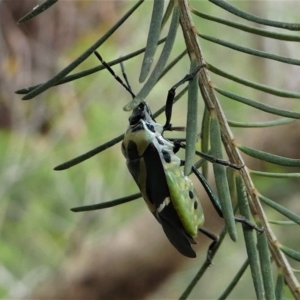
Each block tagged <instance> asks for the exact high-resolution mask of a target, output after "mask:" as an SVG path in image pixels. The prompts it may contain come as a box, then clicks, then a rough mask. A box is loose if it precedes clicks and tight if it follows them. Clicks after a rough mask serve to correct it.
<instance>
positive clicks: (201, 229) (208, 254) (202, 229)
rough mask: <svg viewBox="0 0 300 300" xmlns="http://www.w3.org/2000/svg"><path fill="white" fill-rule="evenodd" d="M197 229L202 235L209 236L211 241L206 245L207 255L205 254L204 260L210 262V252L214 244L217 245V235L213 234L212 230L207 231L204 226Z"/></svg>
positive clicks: (214, 246) (213, 248)
mask: <svg viewBox="0 0 300 300" xmlns="http://www.w3.org/2000/svg"><path fill="white" fill-rule="evenodd" d="M199 231H200V232H202V233H203V234H204V235H206V236H207V237H209V238H210V239H211V240H212V242H211V244H210V245H209V247H208V250H207V256H206V260H207V262H209V263H210V264H211V262H212V257H211V256H212V252H213V251H214V250H215V248H216V246H217V243H218V241H219V237H218V236H216V235H215V234H213V233H212V232H210V231H208V230H207V229H205V228H203V227H202V228H199Z"/></svg>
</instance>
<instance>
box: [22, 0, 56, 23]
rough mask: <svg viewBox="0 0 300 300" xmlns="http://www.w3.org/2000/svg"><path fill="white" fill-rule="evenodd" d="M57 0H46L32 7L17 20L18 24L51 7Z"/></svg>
mask: <svg viewBox="0 0 300 300" xmlns="http://www.w3.org/2000/svg"><path fill="white" fill-rule="evenodd" d="M57 1H58V0H46V1H45V2H44V3H42V4H38V5H37V6H35V7H34V8H33V9H32V11H31V12H30V13H28V14H26V15H25V16H24V17H22V18H21V19H20V20H19V21H18V24H22V23H26V22H27V21H29V20H31V19H33V18H34V17H36V16H37V15H39V14H40V13H42V12H43V11H45V10H46V9H48V8H49V7H51V6H52V5H53V4H55V3H56V2H57Z"/></svg>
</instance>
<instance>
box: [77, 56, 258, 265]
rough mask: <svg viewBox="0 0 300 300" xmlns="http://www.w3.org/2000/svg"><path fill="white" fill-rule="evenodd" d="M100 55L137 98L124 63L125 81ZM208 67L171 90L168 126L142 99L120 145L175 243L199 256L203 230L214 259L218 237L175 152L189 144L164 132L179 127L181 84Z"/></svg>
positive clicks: (216, 202)
mask: <svg viewBox="0 0 300 300" xmlns="http://www.w3.org/2000/svg"><path fill="white" fill-rule="evenodd" d="M95 55H96V56H97V57H98V59H99V60H100V61H101V63H102V64H103V66H104V67H105V68H106V69H107V70H108V71H109V72H110V73H111V74H112V75H113V77H114V78H115V79H116V80H117V81H118V82H119V83H120V84H121V85H122V86H123V87H124V88H125V89H126V90H127V91H128V92H129V93H130V94H131V96H132V97H133V98H134V97H135V94H134V93H133V92H132V89H131V87H130V84H129V82H128V79H127V76H126V74H125V71H124V68H123V65H122V64H121V68H122V72H123V77H124V80H125V83H124V82H123V80H122V79H121V78H120V77H119V76H117V75H116V74H115V73H114V71H113V70H112V69H111V67H110V66H109V65H108V64H107V63H106V62H105V61H104V60H103V59H102V57H101V56H100V54H99V53H97V52H95ZM204 66H205V65H200V66H199V67H198V68H196V70H195V71H194V72H192V73H191V74H187V75H186V76H185V77H184V78H183V79H182V80H180V81H179V82H178V83H176V84H175V85H174V86H173V87H172V88H171V89H170V90H169V92H168V96H167V101H166V109H165V114H166V123H165V125H161V124H158V123H157V122H156V121H155V119H154V118H153V116H152V113H151V110H150V108H149V106H148V104H147V103H146V102H145V101H142V102H141V103H140V104H139V105H138V106H137V107H136V108H134V110H133V112H132V114H131V116H130V117H129V127H128V129H127V131H126V133H125V136H124V139H123V142H122V147H121V148H122V153H123V155H124V157H125V158H126V163H127V167H128V170H129V172H130V173H131V175H132V177H133V178H134V180H135V182H136V184H137V186H138V187H139V189H140V191H141V194H142V196H143V198H144V200H145V202H146V204H147V206H148V208H149V210H150V211H151V212H152V214H153V215H154V217H155V218H156V219H157V221H158V222H159V223H160V224H161V226H162V228H163V230H164V232H165V234H166V236H167V238H168V239H169V241H170V242H171V243H172V245H173V246H174V247H175V248H176V249H177V250H178V251H179V252H180V253H181V254H183V255H185V256H187V257H191V258H193V257H196V253H195V251H194V249H193V248H192V245H193V244H197V242H196V241H195V240H194V238H195V237H197V234H198V231H200V232H202V233H203V234H205V235H206V236H208V237H209V238H210V239H212V240H213V242H212V243H211V245H210V246H209V250H208V254H207V260H208V261H210V260H211V258H210V253H211V251H212V250H213V248H214V246H215V245H216V243H217V241H218V237H217V236H215V235H214V234H213V233H211V232H209V231H208V230H206V229H204V228H203V224H204V214H203V211H202V207H201V204H200V201H199V199H198V196H197V194H196V192H195V188H194V185H193V183H192V181H191V180H190V179H189V177H188V176H185V175H184V173H183V171H182V170H181V167H182V166H183V165H184V161H183V160H181V159H180V158H179V157H178V156H176V153H177V151H178V150H179V149H180V148H184V147H185V145H184V144H183V143H182V142H180V141H174V142H172V141H170V140H168V139H166V138H164V137H163V133H164V131H172V130H175V129H177V128H176V127H173V126H172V124H171V115H172V106H173V101H174V97H175V92H176V89H177V88H178V87H179V86H180V85H182V84H184V83H186V82H188V81H190V80H192V79H193V78H195V76H197V74H198V72H199V70H200V69H201V68H202V67H204ZM198 154H200V155H201V156H204V157H205V158H206V159H208V160H209V161H211V162H213V163H221V164H224V165H227V166H228V165H229V166H231V167H233V168H236V169H240V167H238V166H236V165H233V164H231V163H229V162H226V161H223V160H221V159H217V158H214V157H211V156H209V155H207V154H204V153H198ZM192 171H193V173H194V174H195V175H196V176H197V178H198V179H199V181H200V182H201V184H202V185H203V187H204V189H205V190H206V192H207V194H208V196H209V198H210V200H211V201H212V203H213V206H214V207H215V209H216V210H217V212H218V214H219V215H220V217H222V216H223V214H222V210H221V207H220V204H219V200H218V197H217V196H216V195H215V193H214V191H213V190H212V189H211V187H210V186H209V184H208V183H207V181H206V179H205V178H204V176H203V175H202V174H201V173H200V172H199V171H198V170H197V169H196V168H195V167H194V166H193V167H192ZM77 209H78V208H77ZM76 211H79V210H76ZM235 220H236V221H237V222H242V223H245V224H246V225H248V226H249V227H250V228H254V229H257V230H260V229H259V228H257V227H256V226H255V225H254V224H252V223H250V221H248V220H247V219H245V218H243V217H235Z"/></svg>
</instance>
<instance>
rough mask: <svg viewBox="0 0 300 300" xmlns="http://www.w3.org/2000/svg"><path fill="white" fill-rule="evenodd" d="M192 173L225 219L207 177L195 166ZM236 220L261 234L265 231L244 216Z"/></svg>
mask: <svg viewBox="0 0 300 300" xmlns="http://www.w3.org/2000/svg"><path fill="white" fill-rule="evenodd" d="M192 171H193V173H194V174H195V175H196V176H197V178H198V179H199V181H200V182H201V184H202V186H203V188H204V189H205V191H206V193H207V195H208V197H209V199H210V201H211V203H212V205H213V206H214V208H215V210H216V211H217V213H218V215H219V216H220V217H221V218H223V212H222V209H221V205H220V202H219V198H218V196H217V195H216V194H215V192H214V191H213V190H212V188H211V187H210V185H209V183H208V182H207V180H206V179H205V177H204V176H203V175H202V174H201V173H200V172H199V171H198V170H197V168H196V167H195V166H192ZM234 219H235V221H236V222H239V223H242V224H244V225H246V226H247V227H248V228H250V229H255V230H256V231H258V232H259V233H262V232H263V229H261V228H259V227H258V226H256V225H255V224H253V223H252V222H250V221H249V220H248V219H246V218H245V217H243V216H238V217H234Z"/></svg>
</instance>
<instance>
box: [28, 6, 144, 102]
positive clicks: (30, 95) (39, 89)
mask: <svg viewBox="0 0 300 300" xmlns="http://www.w3.org/2000/svg"><path fill="white" fill-rule="evenodd" d="M144 1H145V0H140V1H138V2H137V3H136V4H135V5H134V6H133V7H132V8H131V9H130V10H129V11H128V12H127V13H126V14H125V15H124V16H123V17H122V18H121V19H120V20H119V21H118V22H117V23H116V24H115V25H114V26H113V27H111V28H110V29H109V30H108V31H107V32H106V33H105V34H104V35H103V36H102V37H101V38H100V39H99V40H98V41H96V42H95V43H94V44H93V45H92V46H91V47H90V48H89V49H88V50H86V51H85V52H84V53H83V54H81V55H80V56H79V57H78V58H77V59H75V60H74V61H73V62H72V63H71V64H70V65H68V66H67V67H65V68H64V69H63V70H61V71H60V72H59V73H58V74H57V75H55V76H54V77H52V78H51V79H50V80H48V81H47V82H45V83H43V84H42V85H40V86H38V87H37V88H36V89H34V90H33V91H31V92H29V93H28V94H27V95H25V96H24V97H23V100H30V99H32V98H34V97H36V96H37V95H39V94H41V93H42V92H44V91H46V90H47V89H49V88H50V87H52V86H53V85H55V84H56V83H57V82H59V81H60V80H61V79H62V78H64V77H65V76H66V75H67V74H69V73H70V72H71V71H73V70H74V69H75V68H76V67H77V66H78V65H80V64H81V63H82V62H83V61H85V60H86V59H87V58H88V57H89V56H90V55H91V54H93V53H94V51H95V50H97V48H98V47H100V46H101V45H102V44H103V43H104V42H105V41H106V40H107V39H108V38H109V37H110V36H111V35H112V34H113V33H114V32H115V31H116V30H117V29H118V28H119V27H120V26H121V25H122V24H123V23H124V22H125V21H126V20H127V19H128V18H129V17H130V16H131V15H132V14H133V12H134V11H135V10H136V9H137V8H138V7H139V6H140V5H141V4H142V3H143V2H144Z"/></svg>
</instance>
